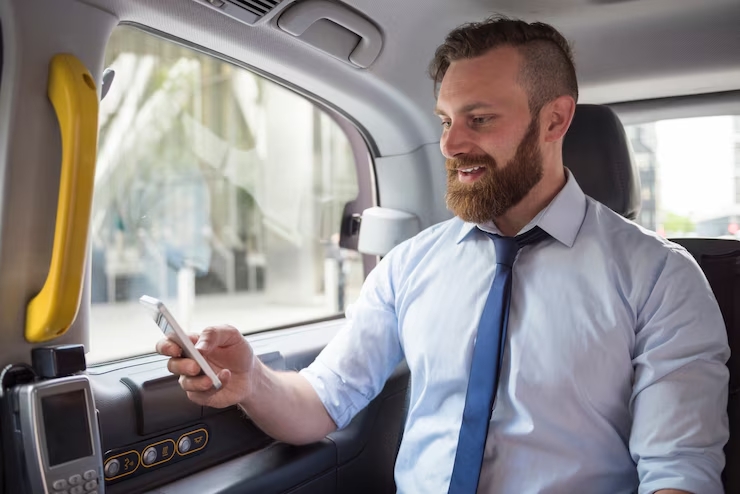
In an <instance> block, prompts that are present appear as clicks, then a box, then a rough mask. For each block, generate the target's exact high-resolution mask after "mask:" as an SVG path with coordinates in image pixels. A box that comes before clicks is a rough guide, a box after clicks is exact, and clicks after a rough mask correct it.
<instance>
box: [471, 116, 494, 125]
mask: <svg viewBox="0 0 740 494" xmlns="http://www.w3.org/2000/svg"><path fill="white" fill-rule="evenodd" d="M490 120H491V117H473V118H472V121H473V125H483V124H486V123H488V122H490Z"/></svg>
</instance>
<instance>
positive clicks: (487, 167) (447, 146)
mask: <svg viewBox="0 0 740 494" xmlns="http://www.w3.org/2000/svg"><path fill="white" fill-rule="evenodd" d="M520 63H521V59H520V55H519V52H518V51H517V50H516V49H515V48H511V47H502V48H496V49H494V50H492V51H490V52H488V53H486V54H485V55H483V56H481V57H477V58H473V59H468V60H460V61H457V62H453V63H452V64H451V65H450V67H449V69H448V70H447V73H446V74H445V77H444V79H443V80H442V84H441V85H440V90H439V97H438V99H437V110H436V112H437V114H438V115H439V116H440V119H441V120H442V127H443V130H442V138H441V140H440V148H441V150H442V154H444V155H445V157H446V158H447V171H448V177H447V197H446V199H447V207H448V208H449V209H450V210H451V211H452V212H453V213H454V214H455V215H457V216H459V217H460V218H461V219H463V220H464V221H469V222H474V223H484V222H486V221H491V220H493V219H494V218H497V217H499V216H501V215H503V214H504V213H506V212H507V211H508V210H509V209H510V208H511V207H513V206H515V205H516V204H518V203H519V202H520V201H521V200H522V199H523V198H524V197H525V196H526V195H527V193H528V192H529V191H530V190H531V189H532V188H533V187H534V186H535V185H537V183H539V181H540V179H541V178H542V173H543V171H542V153H541V151H540V143H539V137H540V135H539V134H540V133H539V122H538V120H537V118H533V117H532V116H531V114H530V109H529V103H528V99H527V93H526V90H525V89H524V88H523V87H522V86H521V85H520V84H519V82H518V80H517V76H518V74H519V66H520Z"/></svg>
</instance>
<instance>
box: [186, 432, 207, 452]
mask: <svg viewBox="0 0 740 494" xmlns="http://www.w3.org/2000/svg"><path fill="white" fill-rule="evenodd" d="M188 437H189V438H190V441H192V444H191V446H190V451H191V452H194V451H198V450H199V449H203V448H205V447H206V443H207V442H208V433H206V431H205V430H203V429H200V430H197V431H195V432H191V433H190V434H188Z"/></svg>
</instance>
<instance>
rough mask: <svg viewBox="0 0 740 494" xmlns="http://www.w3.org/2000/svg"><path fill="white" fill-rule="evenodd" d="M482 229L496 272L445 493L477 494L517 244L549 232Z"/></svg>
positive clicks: (481, 320) (494, 392) (538, 238)
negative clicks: (491, 245)
mask: <svg viewBox="0 0 740 494" xmlns="http://www.w3.org/2000/svg"><path fill="white" fill-rule="evenodd" d="M484 233H485V232H484ZM486 234H487V235H488V236H489V237H491V239H493V242H494V245H495V246H496V276H495V277H494V278H493V285H492V286H491V290H490V291H489V292H488V298H487V299H486V305H485V306H484V307H483V314H482V315H481V318H480V323H479V324H478V335H477V337H476V339H475V348H474V350H473V361H472V364H471V366H470V379H469V381H468V390H467V394H466V398H465V409H464V410H463V418H462V424H461V426H460V436H459V439H458V443H457V453H456V454H455V464H454V466H453V468H452V478H451V479H450V488H449V491H448V492H449V494H475V492H476V490H477V489H478V478H479V477H480V469H481V465H482V463H483V450H484V448H485V444H486V437H487V436H488V424H489V423H490V421H491V413H492V412H493V400H494V398H495V396H496V389H497V388H498V379H499V373H500V372H499V371H500V370H501V360H502V358H503V354H504V345H505V343H506V326H507V323H508V319H509V305H510V304H511V267H512V266H513V264H514V259H515V258H516V254H517V252H519V249H520V248H521V247H523V246H524V245H528V244H531V243H535V242H539V241H540V240H543V239H544V238H547V237H549V235H548V234H547V233H546V232H545V231H544V230H542V229H541V228H539V227H534V228H533V229H531V230H529V231H528V232H526V233H523V234H522V235H519V236H517V237H501V236H499V235H494V234H489V233H486Z"/></svg>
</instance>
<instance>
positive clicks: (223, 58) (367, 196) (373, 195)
mask: <svg viewBox="0 0 740 494" xmlns="http://www.w3.org/2000/svg"><path fill="white" fill-rule="evenodd" d="M121 27H129V28H133V29H137V30H139V31H141V32H143V33H145V34H147V35H150V36H154V37H156V38H159V39H161V40H163V41H165V42H169V43H174V44H176V45H178V46H181V47H183V48H187V49H190V50H193V51H195V52H198V53H200V54H203V55H206V56H209V57H212V58H214V59H215V60H218V61H220V62H223V63H227V64H230V65H232V66H234V67H237V68H239V69H243V70H246V71H249V72H250V73H252V74H254V75H256V76H259V77H262V78H264V79H266V80H267V81H269V82H271V83H273V84H277V85H278V86H280V87H282V88H284V89H286V90H288V91H290V92H292V93H293V94H295V95H297V96H299V97H301V98H303V99H305V100H306V101H308V102H310V103H311V104H312V106H314V107H315V108H317V109H319V110H320V111H322V112H323V113H324V114H326V115H327V116H328V117H329V118H331V119H332V120H333V121H334V122H335V123H336V124H337V125H338V126H339V127H340V129H341V130H342V131H343V132H344V134H345V136H346V137H347V140H348V142H349V145H350V148H351V150H352V156H353V159H354V162H355V172H356V174H357V175H356V176H357V187H358V194H357V198H356V199H355V200H353V201H351V202H348V203H347V204H345V207H344V211H343V214H342V221H341V225H340V245H341V246H342V247H343V248H347V249H352V250H357V240H358V237H359V232H357V231H355V229H354V227H353V222H354V218H353V217H354V216H355V215H359V214H361V213H362V211H364V210H365V209H367V208H370V207H373V206H377V205H378V203H379V193H378V189H377V179H376V173H375V163H374V159H375V158H376V157H379V156H380V153H379V151H378V148H377V145H376V144H375V142H374V140H373V139H372V137H371V136H370V135H369V133H368V132H367V131H366V130H365V129H364V128H363V127H362V125H360V124H359V122H358V121H357V120H356V119H354V118H352V116H351V115H349V114H347V113H346V112H344V111H342V110H341V109H340V108H339V107H337V106H335V105H333V104H332V103H331V102H329V101H328V100H325V99H323V98H321V97H318V96H317V95H315V94H313V93H310V92H309V91H306V90H305V89H303V88H301V87H300V86H297V85H295V84H292V83H290V82H288V81H286V80H284V79H281V78H279V77H277V76H275V75H273V74H270V73H269V72H266V71H264V70H262V69H260V68H258V67H255V66H253V65H250V64H248V63H246V62H243V61H241V60H238V59H235V58H232V57H229V56H227V55H224V54H222V53H219V52H217V51H214V50H212V49H208V48H205V47H203V46H200V45H197V44H195V43H192V42H190V41H187V40H185V39H182V38H179V37H177V36H173V35H170V34H168V33H166V32H163V31H160V30H157V29H154V28H151V27H149V26H146V25H143V24H139V23H135V22H128V21H124V22H120V23H119V24H118V25H117V26H116V27H115V28H114V29H113V31H111V33H113V32H114V31H115V30H116V29H118V28H121ZM0 33H1V31H0ZM0 47H1V45H0ZM1 57H2V54H1V53H0V62H1V61H2V58H1ZM0 69H1V67H0ZM113 84H115V81H114V82H113ZM90 242H92V240H90ZM360 255H361V257H362V265H363V280H364V278H366V277H367V275H368V274H369V273H370V271H372V269H373V268H374V267H375V266H376V265H377V263H378V262H379V260H380V259H379V257H378V256H373V255H368V254H360ZM86 268H87V270H88V272H90V271H91V270H92V257H91V256H88V262H87V267H86ZM91 288H92V287H91V279H90V276H86V277H85V281H84V287H83V289H84V290H86V291H87V292H88V293H89V291H90V290H91ZM82 303H86V304H88V310H90V309H91V306H92V304H91V302H90V299H89V297H83V302H82ZM343 318H345V314H342V313H337V314H332V315H328V316H325V317H320V318H314V319H307V320H305V321H301V322H297V323H289V324H283V325H278V326H272V327H269V328H264V329H259V330H255V331H249V332H247V333H242V335H243V336H245V337H251V336H254V335H264V334H265V333H271V332H277V331H282V330H291V329H298V328H301V327H305V326H313V325H316V324H321V323H326V322H331V321H336V320H339V319H343ZM88 321H89V318H88ZM88 324H89V322H88ZM92 331H94V329H93V328H92V327H91V326H90V325H88V327H87V332H88V334H90V333H92ZM88 339H89V338H88ZM88 351H90V349H88ZM153 355H156V354H155V353H154V352H147V353H142V354H139V355H132V356H126V357H121V358H113V359H109V360H105V361H101V362H95V363H92V364H88V368H89V369H101V368H110V367H106V366H113V367H114V368H115V367H117V366H120V365H130V364H131V363H132V362H136V361H137V360H141V359H145V358H150V357H152V356H153Z"/></svg>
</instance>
